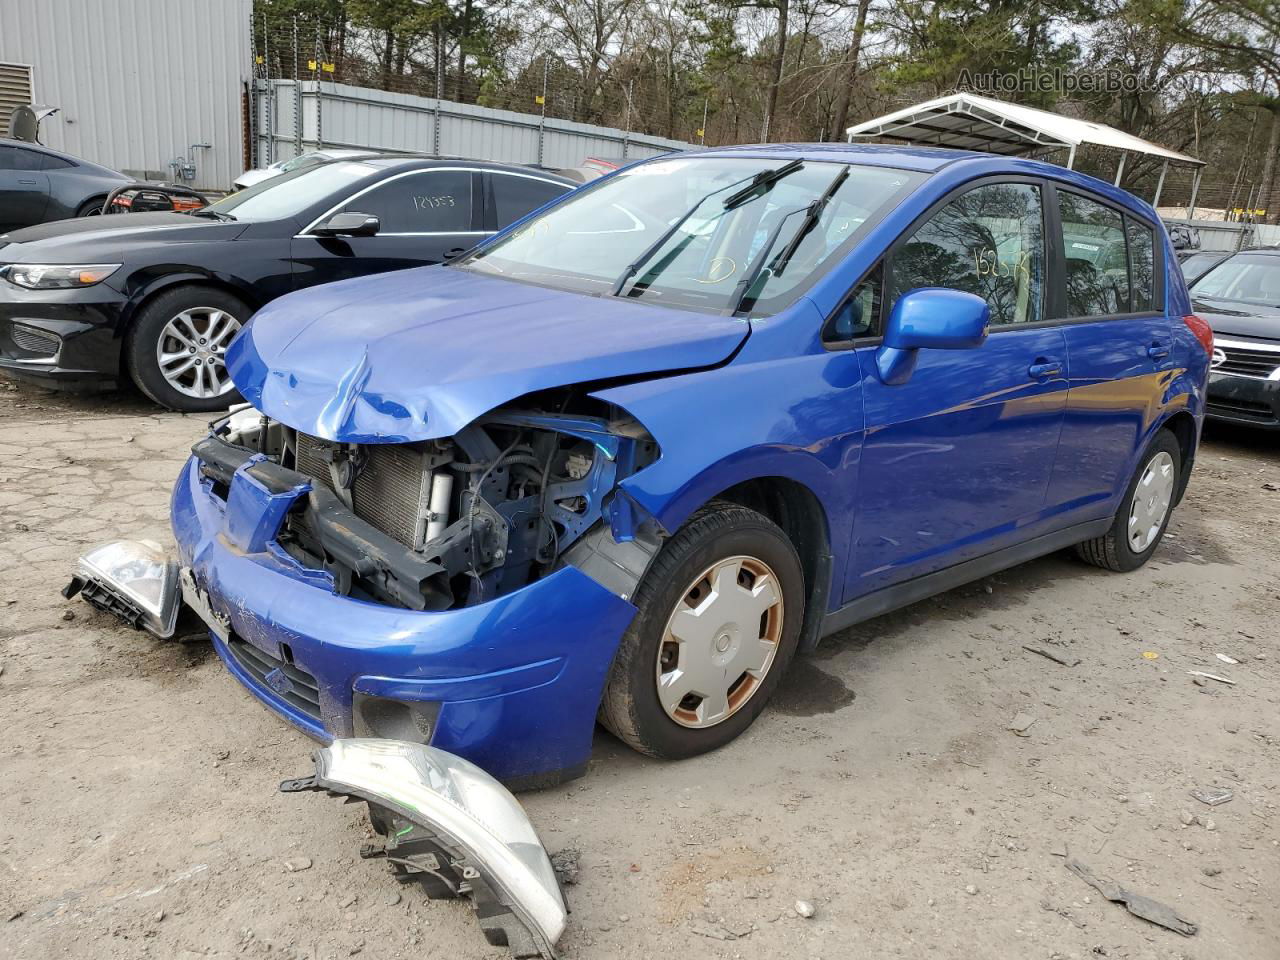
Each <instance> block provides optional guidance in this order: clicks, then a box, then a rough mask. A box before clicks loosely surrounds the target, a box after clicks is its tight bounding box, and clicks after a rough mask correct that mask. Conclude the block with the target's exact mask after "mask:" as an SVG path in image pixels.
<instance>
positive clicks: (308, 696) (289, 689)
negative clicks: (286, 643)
mask: <svg viewBox="0 0 1280 960" xmlns="http://www.w3.org/2000/svg"><path fill="white" fill-rule="evenodd" d="M282 646H283V645H282ZM227 650H228V652H229V653H230V654H231V656H232V658H233V659H234V660H235V661H236V663H237V664H238V665H239V666H240V667H241V668H242V669H243V670H244V671H245V672H246V673H248V674H249V676H251V677H253V680H254V683H255V684H256V685H257V686H260V687H264V688H265V689H267V690H270V691H271V692H272V693H274V694H275V695H276V696H278V697H280V699H282V700H284V701H285V702H286V703H288V704H289V706H291V707H293V708H294V709H295V710H297V711H298V712H299V713H302V714H305V715H306V716H308V717H310V718H311V719H313V720H316V721H319V720H320V719H321V718H320V686H319V684H317V683H316V678H315V677H313V676H312V675H311V674H309V673H307V672H306V671H305V670H302V669H301V668H299V667H298V666H297V665H296V664H293V663H286V662H285V661H284V660H281V659H279V658H278V657H273V656H272V655H271V654H269V653H266V652H265V651H263V650H259V649H258V648H257V647H255V646H253V644H251V643H248V642H247V641H245V640H242V639H241V638H240V637H238V636H236V635H235V634H232V636H231V639H230V641H229V642H228V643H227ZM289 655H290V657H292V656H293V654H292V652H290V654H289ZM277 670H278V671H280V673H281V674H283V675H284V679H285V680H286V681H287V684H285V687H286V689H284V690H280V689H278V688H277V686H276V685H273V684H272V682H271V681H270V680H268V679H267V677H268V675H269V674H272V673H274V672H275V671H277Z"/></svg>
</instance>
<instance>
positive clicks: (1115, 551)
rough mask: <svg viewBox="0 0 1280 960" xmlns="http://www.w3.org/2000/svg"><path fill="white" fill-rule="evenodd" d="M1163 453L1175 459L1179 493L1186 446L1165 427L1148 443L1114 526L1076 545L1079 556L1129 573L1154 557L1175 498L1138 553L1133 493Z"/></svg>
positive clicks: (1099, 564)
mask: <svg viewBox="0 0 1280 960" xmlns="http://www.w3.org/2000/svg"><path fill="white" fill-rule="evenodd" d="M1162 453H1163V454H1167V455H1168V456H1169V457H1170V458H1171V459H1172V460H1173V471H1174V472H1173V490H1174V496H1176V495H1177V490H1178V489H1179V485H1180V484H1181V482H1182V448H1181V447H1180V446H1178V440H1177V438H1176V437H1175V436H1174V435H1173V434H1172V433H1171V432H1170V431H1168V430H1161V431H1160V432H1159V433H1157V434H1156V435H1155V437H1153V438H1152V440H1151V443H1150V444H1148V445H1147V449H1146V450H1145V451H1143V454H1142V457H1141V458H1140V459H1139V460H1138V468H1137V469H1136V470H1135V471H1134V473H1133V476H1132V477H1131V478H1130V479H1129V485H1128V486H1127V487H1126V488H1125V491H1124V497H1122V498H1121V500H1120V507H1119V509H1117V510H1116V515H1115V519H1114V520H1113V521H1112V523H1111V529H1110V530H1108V531H1107V532H1106V533H1105V534H1103V535H1102V536H1100V537H1095V538H1093V539H1092V540H1086V541H1084V542H1083V543H1079V544H1077V545H1076V555H1077V556H1078V557H1080V559H1081V560H1084V561H1085V562H1086V563H1091V564H1093V565H1094V566H1095V567H1102V568H1103V569H1104V570H1112V571H1114V572H1116V573H1127V572H1128V571H1130V570H1137V569H1138V568H1139V567H1140V566H1142V565H1143V564H1144V563H1146V562H1147V561H1148V560H1149V559H1151V555H1152V554H1153V553H1155V550H1156V547H1158V546H1160V541H1161V540H1163V539H1164V532H1165V531H1166V530H1167V529H1168V528H1169V518H1170V517H1171V516H1172V515H1173V506H1174V504H1173V501H1172V500H1170V503H1169V509H1168V510H1167V511H1165V515H1164V520H1163V522H1162V523H1161V524H1160V529H1159V531H1158V532H1157V533H1156V535H1155V536H1154V537H1152V538H1151V541H1150V542H1149V543H1148V544H1147V546H1146V548H1145V549H1144V550H1143V551H1142V552H1141V553H1136V552H1134V550H1133V547H1132V545H1131V544H1130V543H1129V537H1128V532H1129V516H1130V511H1131V510H1132V508H1133V494H1134V491H1135V490H1136V489H1137V487H1138V482H1139V481H1140V480H1141V479H1142V476H1143V474H1144V473H1145V472H1146V469H1147V466H1148V465H1149V464H1150V463H1151V461H1152V460H1154V459H1155V458H1156V457H1158V456H1159V455H1160V454H1162Z"/></svg>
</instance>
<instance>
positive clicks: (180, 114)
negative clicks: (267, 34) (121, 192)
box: [0, 0, 252, 189]
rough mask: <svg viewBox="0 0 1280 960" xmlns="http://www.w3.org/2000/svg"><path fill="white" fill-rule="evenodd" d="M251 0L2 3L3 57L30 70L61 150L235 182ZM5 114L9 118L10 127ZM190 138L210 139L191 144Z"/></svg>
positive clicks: (213, 183)
mask: <svg viewBox="0 0 1280 960" xmlns="http://www.w3.org/2000/svg"><path fill="white" fill-rule="evenodd" d="M250 8H251V0H0V61H3V62H6V63H15V64H25V65H28V66H30V68H31V76H32V82H33V85H34V88H35V89H34V99H35V100H36V102H37V103H43V104H50V105H52V106H55V107H61V108H62V112H61V113H59V114H57V115H56V116H53V117H50V118H49V119H48V120H46V121H45V122H44V124H42V125H41V128H40V133H41V137H42V139H43V140H44V142H45V143H46V144H48V145H49V146H51V147H53V148H54V149H57V150H65V151H66V152H67V153H71V154H75V155H76V156H79V157H84V158H85V159H86V160H92V161H94V162H96V163H101V164H105V165H106V166H108V167H114V168H115V169H117V170H124V171H126V172H130V171H136V172H138V173H142V172H144V171H151V172H158V173H160V174H161V175H162V176H164V177H165V178H168V177H170V176H171V172H170V166H169V165H170V161H172V160H174V159H176V158H178V157H188V158H190V159H192V160H194V162H195V164H196V171H197V173H196V180H195V186H197V187H207V188H210V189H217V188H219V187H228V186H230V185H231V181H232V180H233V179H234V178H235V177H237V176H239V174H240V172H241V171H242V170H243V169H244V143H243V139H244V138H243V132H242V131H243V123H242V114H241V98H242V96H243V94H244V89H245V86H244V85H245V81H246V80H247V79H248V78H249V76H250V72H251V71H250V55H251V53H252V49H251V47H250V43H249V14H250ZM7 123H8V117H7V116H5V117H4V118H3V125H6V126H7ZM192 144H208V146H205V147H196V148H195V149H194V150H193V149H192Z"/></svg>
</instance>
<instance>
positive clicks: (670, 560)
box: [600, 502, 804, 759]
mask: <svg viewBox="0 0 1280 960" xmlns="http://www.w3.org/2000/svg"><path fill="white" fill-rule="evenodd" d="M634 600H635V604H636V606H637V607H638V608H639V613H638V614H637V615H636V618H635V620H634V621H633V622H632V624H631V627H630V629H628V631H627V633H626V634H625V636H624V637H623V639H622V643H621V645H620V646H619V649H618V654H617V657H616V658H615V660H614V664H613V668H612V670H611V672H610V676H609V681H608V684H607V685H606V688H605V695H604V700H603V702H602V704H601V709H600V719H601V721H602V722H603V723H604V725H605V726H606V727H608V728H609V730H611V731H612V732H613V733H615V734H616V735H617V736H618V737H619V738H620V739H622V740H624V741H626V743H627V744H628V745H630V746H632V747H634V748H635V749H636V750H639V751H640V752H641V753H646V754H649V755H650V756H654V757H663V758H667V759H680V758H683V757H691V756H695V755H697V754H700V753H705V752H706V751H708V750H714V749H715V748H717V747H720V746H723V745H724V744H726V743H728V742H729V741H731V740H733V739H734V738H735V737H737V736H738V735H739V734H741V733H742V732H743V731H744V730H746V729H747V727H749V726H750V725H751V723H752V721H753V720H755V718H756V716H757V715H759V713H760V711H761V710H762V709H764V705H765V703H766V702H767V701H768V699H769V697H770V696H771V695H772V694H773V690H774V688H775V687H776V686H777V684H778V681H779V679H780V678H781V676H782V674H783V673H784V672H785V671H786V668H787V665H788V663H789V662H790V660H791V657H792V655H793V654H794V653H795V649H796V643H797V641H798V639H799V636H800V622H801V620H802V618H803V615H804V576H803V573H802V571H801V568H800V559H799V557H798V556H797V555H796V551H795V548H794V547H793V546H792V545H791V541H790V540H788V539H787V536H786V534H784V533H783V532H782V531H781V530H780V529H779V528H778V527H777V526H776V525H775V524H774V523H772V522H771V521H770V520H769V519H768V518H766V517H764V516H762V515H761V514H758V513H756V512H755V511H754V510H748V509H747V508H745V507H740V506H737V505H735V504H730V503H723V502H717V503H713V504H712V505H710V506H709V507H707V508H705V509H703V510H700V511H699V512H698V513H696V514H695V515H694V516H693V518H692V519H690V521H689V522H688V523H687V524H686V525H685V526H684V527H683V528H681V530H680V531H679V532H678V533H676V535H675V536H673V537H672V538H671V539H670V540H669V541H667V543H666V544H665V545H664V546H663V548H662V550H661V552H659V554H658V556H657V558H656V559H655V560H654V562H653V566H652V567H651V568H650V570H649V572H648V573H647V574H646V575H645V578H644V580H643V581H642V582H641V584H640V587H639V589H638V590H637V591H636V595H635V598H634Z"/></svg>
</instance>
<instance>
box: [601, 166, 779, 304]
mask: <svg viewBox="0 0 1280 960" xmlns="http://www.w3.org/2000/svg"><path fill="white" fill-rule="evenodd" d="M803 165H804V163H803V161H801V160H792V161H791V162H790V163H784V164H783V165H782V166H780V167H777V168H776V169H774V170H762V171H761V172H760V173H757V174H755V175H754V176H753V177H751V178H750V183H748V184H747V186H745V187H743V188H742V189H741V190H738V191H736V192H735V193H733V194H731V195H730V196H728V197H726V198H725V200H724V208H725V210H732V209H734V208H735V207H739V206H741V205H742V203H743V201H744V200H745V199H748V198H751V199H754V198H753V197H750V194H751V191H753V190H758V189H760V188H761V187H770V186H772V185H773V184H774V183H777V182H778V181H779V180H781V179H782V178H783V177H785V176H787V175H788V174H791V173H794V172H795V171H797V170H799V169H800V168H801V167H802V166H803ZM744 179H745V178H744ZM742 182H743V181H742V180H735V181H734V182H733V183H729V184H725V185H724V186H723V187H717V188H716V189H715V190H712V191H711V192H710V193H708V194H706V195H705V196H703V197H701V198H700V199H699V200H698V202H697V203H695V204H694V205H693V206H691V207H690V208H689V209H688V210H687V211H686V212H685V214H684V216H682V217H681V218H680V219H679V220H677V221H676V222H675V223H673V224H672V225H671V226H670V227H668V228H667V230H666V231H664V232H663V234H662V236H660V237H659V238H658V239H657V240H655V241H653V243H651V244H649V246H647V247H645V248H644V251H643V252H642V253H641V254H640V256H638V257H636V258H635V259H634V260H632V261H631V262H630V263H629V264H627V269H625V270H623V271H622V274H621V275H620V276H619V277H618V279H617V280H615V281H614V282H613V286H612V287H610V289H609V296H611V297H616V296H617V295H618V294H620V293H621V292H622V288H623V287H625V286H626V285H627V281H628V280H630V279H631V278H632V277H634V276H635V275H636V272H637V271H638V270H639V269H640V268H641V267H642V266H643V265H644V264H645V263H646V262H647V261H648V260H649V258H650V257H652V256H653V255H654V254H655V253H657V252H658V251H659V250H661V249H662V245H663V244H664V243H666V242H667V241H668V240H670V239H671V237H672V236H674V235H675V232H676V231H677V230H679V229H680V228H681V227H682V226H684V224H685V222H686V221H687V220H688V219H689V218H690V217H692V216H693V215H694V214H695V213H697V212H698V210H699V209H701V207H702V205H703V204H704V203H706V202H707V201H708V200H710V199H711V198H712V197H714V196H715V195H716V194H717V193H724V192H725V191H726V190H729V189H732V188H733V187H736V186H738V184H740V183H742ZM692 239H693V237H692V235H690V237H689V239H688V240H686V241H685V244H686V245H687V244H688V243H689V242H691V241H692ZM680 249H681V248H679V247H677V248H676V250H675V251H674V252H675V253H678V252H679V250H680ZM667 259H668V261H670V259H671V258H670V257H668V258H667Z"/></svg>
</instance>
